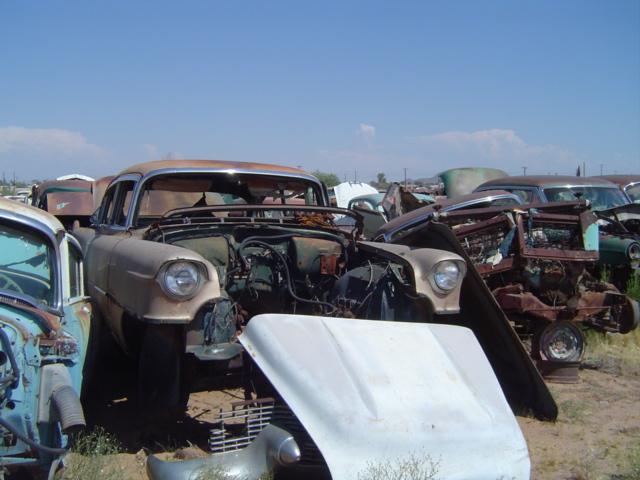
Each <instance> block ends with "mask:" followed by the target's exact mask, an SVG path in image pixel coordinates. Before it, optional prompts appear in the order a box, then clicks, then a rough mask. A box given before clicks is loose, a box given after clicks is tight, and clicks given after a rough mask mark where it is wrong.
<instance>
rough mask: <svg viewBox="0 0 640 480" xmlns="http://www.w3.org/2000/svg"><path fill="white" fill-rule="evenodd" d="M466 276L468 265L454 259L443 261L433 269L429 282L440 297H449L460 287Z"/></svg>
mask: <svg viewBox="0 0 640 480" xmlns="http://www.w3.org/2000/svg"><path fill="white" fill-rule="evenodd" d="M454 272H455V273H454ZM465 274H466V264H465V263H464V262H463V261H460V260H453V259H446V260H441V261H439V262H437V263H436V264H435V265H434V266H433V268H432V269H431V272H430V273H429V282H430V283H431V286H432V287H433V289H434V291H435V292H437V293H439V294H440V295H449V294H450V293H452V292H454V291H455V290H456V289H457V288H459V287H460V285H461V284H462V279H463V278H464V276H465ZM454 276H455V278H454Z"/></svg>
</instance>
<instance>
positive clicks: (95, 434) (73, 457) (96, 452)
mask: <svg viewBox="0 0 640 480" xmlns="http://www.w3.org/2000/svg"><path fill="white" fill-rule="evenodd" d="M118 453H120V444H119V442H118V441H117V440H116V439H115V437H113V436H112V435H111V434H109V433H107V432H106V431H105V430H104V429H103V428H101V427H97V428H95V429H94V430H92V431H90V432H86V433H82V434H80V435H79V436H78V437H76V439H75V442H74V444H73V447H72V448H71V453H70V454H69V455H67V457H66V458H65V468H64V469H63V470H62V471H61V472H60V474H59V475H57V476H56V479H58V480H80V479H100V480H118V479H121V478H122V474H123V473H122V468H121V467H120V466H119V465H118V463H117V462H114V461H113V459H112V458H110V456H112V455H116V454H118Z"/></svg>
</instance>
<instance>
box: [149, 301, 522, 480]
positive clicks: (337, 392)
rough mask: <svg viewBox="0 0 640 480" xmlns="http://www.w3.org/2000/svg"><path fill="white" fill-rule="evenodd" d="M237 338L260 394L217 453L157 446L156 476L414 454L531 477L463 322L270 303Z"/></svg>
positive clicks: (341, 474) (343, 478) (220, 437)
mask: <svg viewBox="0 0 640 480" xmlns="http://www.w3.org/2000/svg"><path fill="white" fill-rule="evenodd" d="M240 342H241V343H242V344H243V345H244V347H245V349H246V351H247V357H248V358H250V359H251V360H250V361H251V362H252V363H253V364H254V368H255V369H259V370H260V372H261V374H262V375H263V376H264V378H265V379H267V380H266V381H265V382H263V383H262V386H261V387H260V388H259V389H258V391H256V392H252V393H254V394H257V395H262V397H257V398H255V397H254V399H253V400H248V401H246V402H238V403H237V404H236V405H234V408H233V410H231V411H223V412H221V416H220V419H221V420H220V425H219V426H217V427H216V430H214V431H213V432H212V436H211V447H212V449H213V450H214V452H215V453H214V454H213V455H211V456H210V457H209V458H206V459H198V460H189V461H185V462H163V461H161V460H160V459H158V458H156V457H154V456H151V457H149V459H148V463H147V471H148V473H149V476H150V478H151V479H153V480H186V479H191V478H197V476H198V475H204V474H205V473H206V472H207V470H210V471H216V470H217V471H220V470H222V472H223V473H224V474H226V475H228V476H229V477H231V478H243V479H247V480H254V479H258V478H260V476H261V475H263V474H265V473H268V472H269V471H271V470H273V469H278V470H277V471H278V472H282V473H285V472H289V473H294V472H295V473H296V475H295V478H331V479H333V480H347V479H358V478H377V477H376V475H375V474H376V469H378V470H383V469H386V471H387V472H397V474H398V475H399V474H401V473H402V471H403V468H405V469H406V468H407V465H408V464H409V462H414V463H413V464H414V465H417V468H415V467H414V474H415V475H421V477H420V478H423V477H422V476H424V478H431V477H427V476H428V475H433V478H441V479H462V478H514V479H527V478H529V473H530V462H529V456H528V452H527V446H526V442H525V440H524V437H523V435H522V433H521V431H520V428H519V427H518V423H517V422H516V420H515V417H514V416H513V413H512V411H511V410H510V408H509V404H508V403H507V401H506V399H505V397H504V395H503V394H502V391H501V388H500V384H499V383H498V381H497V379H496V377H495V375H494V373H493V370H492V368H491V365H490V364H489V362H488V361H487V358H486V356H485V355H484V354H483V352H482V349H481V348H480V345H479V344H478V341H477V339H476V338H475V336H474V334H473V333H472V332H471V331H470V330H468V329H466V328H462V327H459V326H452V325H436V324H425V323H414V322H382V321H372V320H362V319H347V318H331V317H315V316H300V315H284V314H270V315H259V316H256V317H254V318H253V319H252V320H251V322H250V323H249V324H248V325H247V328H246V330H245V331H244V333H242V334H241V335H240ZM238 421H240V422H241V423H240V424H238ZM240 426H242V428H241V429H239V428H238V427H240ZM234 427H235V432H236V433H235V435H234V434H233V431H234ZM312 472H313V473H316V472H318V473H323V474H324V475H322V476H320V475H318V476H313V477H311V475H310V474H311V473H312ZM291 476H292V475H289V476H288V477H287V478H291Z"/></svg>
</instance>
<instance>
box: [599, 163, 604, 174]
mask: <svg viewBox="0 0 640 480" xmlns="http://www.w3.org/2000/svg"><path fill="white" fill-rule="evenodd" d="M602 167H604V163H601V164H600V175H602Z"/></svg>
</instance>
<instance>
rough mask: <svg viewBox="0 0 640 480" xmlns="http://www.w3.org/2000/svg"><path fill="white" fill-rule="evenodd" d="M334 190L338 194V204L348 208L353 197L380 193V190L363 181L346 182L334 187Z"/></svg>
mask: <svg viewBox="0 0 640 480" xmlns="http://www.w3.org/2000/svg"><path fill="white" fill-rule="evenodd" d="M333 191H334V192H335V194H336V205H337V206H338V207H341V208H347V207H348V206H349V200H351V199H352V198H355V197H358V196H360V195H369V194H372V193H378V190H376V189H375V188H373V187H372V186H371V185H369V184H368V183H361V182H344V183H341V184H339V185H336V186H335V187H333Z"/></svg>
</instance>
